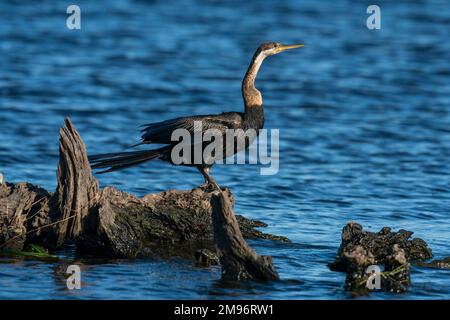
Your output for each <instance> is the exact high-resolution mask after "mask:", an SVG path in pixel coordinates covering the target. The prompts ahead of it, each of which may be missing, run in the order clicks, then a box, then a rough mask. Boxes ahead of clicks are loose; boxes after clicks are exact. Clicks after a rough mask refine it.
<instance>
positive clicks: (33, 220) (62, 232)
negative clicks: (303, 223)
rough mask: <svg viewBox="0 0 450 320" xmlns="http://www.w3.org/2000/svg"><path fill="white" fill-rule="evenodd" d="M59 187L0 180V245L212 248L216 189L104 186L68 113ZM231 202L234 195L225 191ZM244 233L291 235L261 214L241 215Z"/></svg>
mask: <svg viewBox="0 0 450 320" xmlns="http://www.w3.org/2000/svg"><path fill="white" fill-rule="evenodd" d="M57 179H58V187H57V190H56V192H55V193H53V194H52V193H50V192H48V191H46V190H44V189H42V188H40V187H37V186H33V185H31V184H28V183H20V184H12V183H8V182H5V181H2V183H1V184H0V249H2V248H6V247H14V248H16V249H19V250H20V249H22V248H23V246H24V245H25V244H34V243H36V244H40V245H43V246H44V247H46V248H50V249H54V248H57V247H58V246H60V245H61V244H63V243H65V242H68V241H70V242H75V243H76V244H77V250H78V252H79V253H80V254H96V255H105V256H113V257H126V258H130V257H137V256H148V255H160V256H172V255H182V256H186V255H190V257H193V256H194V253H195V251H197V250H198V249H205V248H206V249H210V250H214V242H213V228H212V218H211V216H212V205H211V201H212V196H213V193H211V192H208V191H206V190H203V189H201V188H196V189H193V190H189V191H180V190H170V191H166V192H162V193H158V194H149V195H146V196H144V197H142V198H139V197H136V196H134V195H131V194H128V193H126V192H123V191H119V190H117V189H115V188H113V187H106V188H104V189H103V190H101V189H100V188H99V187H98V182H97V180H96V179H95V178H94V177H93V176H92V172H91V168H90V166H89V162H88V161H87V156H86V148H85V145H84V143H83V141H82V139H81V137H80V136H79V134H78V132H77V131H76V129H75V127H74V126H73V125H72V123H71V122H70V120H68V119H66V120H65V124H64V127H63V128H62V129H61V131H60V160H59V164H58V170H57ZM224 194H225V195H226V197H227V199H228V201H227V202H228V203H229V204H230V206H231V205H232V203H233V196H232V194H231V192H229V191H228V190H226V191H224ZM238 221H239V223H240V224H241V225H242V226H243V228H242V231H243V236H244V237H248V238H254V237H257V238H265V239H274V240H282V241H289V240H288V239H287V238H284V237H279V236H272V235H269V234H264V233H262V232H260V231H258V230H256V229H255V227H261V226H265V224H263V223H262V222H259V221H254V220H249V219H246V218H244V217H239V218H238Z"/></svg>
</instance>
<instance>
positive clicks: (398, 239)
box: [329, 222, 432, 292]
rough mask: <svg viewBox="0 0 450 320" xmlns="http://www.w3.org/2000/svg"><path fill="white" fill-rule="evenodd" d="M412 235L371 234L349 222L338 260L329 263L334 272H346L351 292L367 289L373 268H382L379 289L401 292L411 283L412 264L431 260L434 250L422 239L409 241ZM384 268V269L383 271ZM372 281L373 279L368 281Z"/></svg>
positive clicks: (405, 232)
mask: <svg viewBox="0 0 450 320" xmlns="http://www.w3.org/2000/svg"><path fill="white" fill-rule="evenodd" d="M412 234H413V232H411V231H407V230H403V229H401V230H399V231H398V232H392V231H391V229H390V228H388V227H384V228H382V229H381V230H380V231H379V232H377V233H375V232H368V231H365V230H363V227H362V226H361V225H360V224H358V223H356V222H350V223H348V224H347V225H346V226H345V227H344V228H343V229H342V242H341V245H340V247H339V250H338V253H337V255H336V260H335V261H334V262H333V263H330V264H329V267H330V269H331V270H333V271H342V272H346V273H347V278H346V283H345V284H346V285H345V286H346V288H347V289H348V290H356V289H365V288H366V285H367V280H368V278H369V274H368V273H367V270H368V268H369V267H370V266H375V265H377V266H380V270H381V271H383V272H382V274H381V275H380V288H378V289H381V290H385V291H393V292H402V291H405V290H406V289H407V286H408V285H409V284H410V272H409V271H410V270H409V267H410V263H412V262H417V261H423V260H426V259H429V258H431V257H432V252H431V249H430V248H429V247H428V245H427V243H426V242H425V241H424V240H422V239H420V238H413V239H410V238H411V236H412ZM383 269H384V270H383ZM369 281H371V280H369Z"/></svg>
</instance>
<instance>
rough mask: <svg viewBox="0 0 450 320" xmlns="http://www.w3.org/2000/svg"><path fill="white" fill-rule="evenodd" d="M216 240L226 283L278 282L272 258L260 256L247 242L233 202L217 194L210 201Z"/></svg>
mask: <svg viewBox="0 0 450 320" xmlns="http://www.w3.org/2000/svg"><path fill="white" fill-rule="evenodd" d="M211 203H212V208H213V210H212V219H213V228H214V239H215V242H216V246H217V249H218V253H219V258H220V262H221V265H222V279H224V280H276V279H279V277H278V274H277V272H276V271H275V267H274V266H273V264H272V258H271V257H270V256H259V255H257V254H256V252H255V251H254V250H253V249H252V248H251V247H250V246H249V245H248V244H247V242H245V240H244V238H243V236H242V233H241V231H240V229H239V225H238V222H237V220H236V218H235V216H234V214H233V209H232V207H231V203H230V200H229V199H228V197H227V196H226V195H225V194H224V193H223V192H219V191H217V193H214V195H213V196H212V199H211Z"/></svg>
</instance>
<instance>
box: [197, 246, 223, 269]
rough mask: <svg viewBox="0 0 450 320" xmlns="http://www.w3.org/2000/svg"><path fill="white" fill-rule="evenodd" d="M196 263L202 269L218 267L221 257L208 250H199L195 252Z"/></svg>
mask: <svg viewBox="0 0 450 320" xmlns="http://www.w3.org/2000/svg"><path fill="white" fill-rule="evenodd" d="M195 261H196V263H197V265H199V266H202V267H209V266H217V265H219V264H220V261H219V256H218V255H217V254H216V253H215V252H213V251H211V250H208V249H199V250H197V251H196V252H195Z"/></svg>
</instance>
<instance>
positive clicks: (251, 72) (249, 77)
mask: <svg viewBox="0 0 450 320" xmlns="http://www.w3.org/2000/svg"><path fill="white" fill-rule="evenodd" d="M264 58H265V55H264V54H263V53H262V52H259V53H258V52H257V53H255V55H254V56H253V59H252V62H251V63H250V65H249V67H248V70H247V73H246V74H245V77H244V80H242V97H243V98H244V105H245V113H246V114H247V113H248V112H249V111H251V110H250V109H251V108H255V107H256V108H261V107H262V96H261V92H259V91H258V90H257V89H256V88H255V79H256V75H257V74H258V71H259V68H260V67H261V64H262V62H263V60H264Z"/></svg>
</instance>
